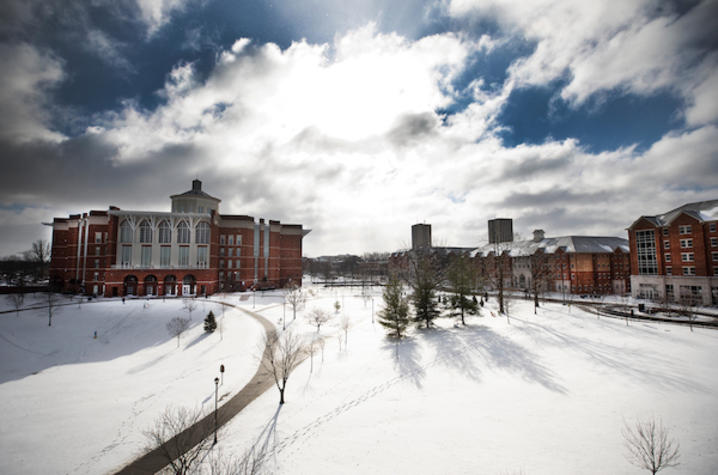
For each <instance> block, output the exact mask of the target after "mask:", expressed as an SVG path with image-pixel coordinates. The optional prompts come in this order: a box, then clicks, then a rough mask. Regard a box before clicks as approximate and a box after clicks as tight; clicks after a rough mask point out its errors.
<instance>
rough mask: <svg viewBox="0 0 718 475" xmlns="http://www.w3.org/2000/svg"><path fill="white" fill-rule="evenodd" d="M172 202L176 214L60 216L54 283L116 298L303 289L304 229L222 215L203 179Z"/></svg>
mask: <svg viewBox="0 0 718 475" xmlns="http://www.w3.org/2000/svg"><path fill="white" fill-rule="evenodd" d="M170 199H171V208H170V209H171V211H169V212H155V211H128V210H121V209H119V208H117V207H115V206H110V208H109V209H108V210H103V211H94V210H93V211H89V212H87V213H82V214H74V215H70V216H69V217H67V218H55V219H54V220H53V223H52V227H53V233H52V256H51V261H50V282H51V285H53V286H54V287H55V288H56V289H58V290H63V291H75V292H83V293H87V294H90V295H104V296H107V297H112V296H125V295H148V296H159V295H162V296H179V295H184V296H187V295H191V296H195V295H209V294H212V293H215V292H217V291H220V290H244V289H245V288H247V287H250V286H256V287H270V286H275V287H276V286H284V285H286V284H287V283H288V282H295V283H297V284H301V278H302V238H303V237H304V236H305V235H306V234H307V233H308V232H309V230H305V229H303V228H302V225H298V224H289V225H287V224H281V223H280V222H279V221H273V220H268V221H265V220H264V219H259V220H258V221H255V219H254V218H252V217H250V216H243V215H222V214H220V213H219V203H220V200H219V199H218V198H215V197H213V196H211V195H209V194H207V193H205V192H204V191H202V182H200V181H199V180H194V181H193V182H192V189H191V190H189V191H187V192H185V193H181V194H177V195H172V196H171V197H170Z"/></svg>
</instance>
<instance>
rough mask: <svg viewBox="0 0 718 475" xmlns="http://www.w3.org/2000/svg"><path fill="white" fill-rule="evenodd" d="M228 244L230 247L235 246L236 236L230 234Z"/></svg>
mask: <svg viewBox="0 0 718 475" xmlns="http://www.w3.org/2000/svg"><path fill="white" fill-rule="evenodd" d="M227 244H229V245H230V246H234V236H233V235H231V234H230V235H229V236H227Z"/></svg>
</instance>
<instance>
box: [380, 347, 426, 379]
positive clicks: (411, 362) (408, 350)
mask: <svg viewBox="0 0 718 475" xmlns="http://www.w3.org/2000/svg"><path fill="white" fill-rule="evenodd" d="M385 338H386V340H385V343H384V345H383V346H382V350H384V351H386V352H387V353H389V354H391V356H392V358H393V360H394V368H395V369H396V370H397V372H398V373H399V377H401V378H404V379H408V380H409V381H411V382H412V383H414V385H416V387H417V388H421V387H422V381H423V380H424V377H425V376H426V370H425V369H424V367H423V366H422V365H421V355H420V352H419V344H418V343H417V342H416V340H415V339H414V338H412V337H404V338H402V339H401V340H397V339H396V338H392V337H388V336H387V337H385Z"/></svg>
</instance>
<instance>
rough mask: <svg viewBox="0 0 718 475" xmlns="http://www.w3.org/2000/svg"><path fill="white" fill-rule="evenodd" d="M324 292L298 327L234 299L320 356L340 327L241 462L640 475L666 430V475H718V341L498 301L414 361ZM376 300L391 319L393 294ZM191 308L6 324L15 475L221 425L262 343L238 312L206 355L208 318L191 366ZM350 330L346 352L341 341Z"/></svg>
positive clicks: (132, 309) (4, 464)
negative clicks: (629, 427) (169, 433)
mask: <svg viewBox="0 0 718 475" xmlns="http://www.w3.org/2000/svg"><path fill="white" fill-rule="evenodd" d="M307 291H311V292H312V293H313V294H314V295H313V296H312V297H311V298H310V299H309V301H308V302H307V304H306V306H305V308H304V310H301V311H300V312H299V313H298V316H297V319H296V320H292V311H291V308H290V307H289V306H288V305H287V306H283V305H282V303H281V302H282V293H281V292H280V291H273V292H265V293H257V294H256V296H255V298H254V299H253V297H252V295H251V294H242V295H241V296H240V295H230V296H224V298H225V299H226V300H227V301H229V302H231V303H233V304H236V305H241V306H245V307H246V308H248V309H250V310H251V309H252V308H254V309H255V311H257V312H258V313H260V314H262V315H264V316H265V317H267V318H268V319H269V320H270V321H272V322H273V323H274V324H276V325H277V326H278V328H281V326H282V319H283V317H285V316H286V317H285V318H286V320H287V323H288V329H289V331H294V332H298V333H300V334H302V335H304V337H305V338H306V339H307V340H309V339H312V338H314V337H315V336H316V327H313V326H311V325H310V324H309V323H307V322H306V321H305V320H304V314H306V313H308V312H309V311H311V309H313V308H315V307H318V308H323V309H325V310H327V311H329V312H331V314H332V316H333V317H332V320H331V321H330V322H329V323H328V324H326V325H323V326H322V328H321V333H320V335H321V336H322V337H324V338H325V341H326V343H325V348H324V352H323V355H322V352H321V350H318V351H317V353H316V354H315V355H314V358H313V366H314V368H313V371H310V367H311V365H312V363H311V362H310V360H309V359H307V360H306V361H305V362H304V363H302V365H301V366H300V367H299V368H298V369H297V370H296V372H295V373H293V374H292V376H291V378H290V380H289V383H288V387H287V393H286V398H287V403H286V404H285V405H284V406H282V407H279V405H278V400H279V396H278V392H277V391H276V389H274V388H272V389H270V390H268V391H267V392H266V393H265V394H263V395H262V396H260V397H259V398H258V399H257V400H256V401H254V402H253V403H251V404H250V405H249V406H247V407H246V408H245V409H244V410H243V411H242V412H241V413H240V414H239V415H238V416H236V417H235V418H234V419H233V420H232V421H231V422H230V423H229V424H228V425H227V426H226V427H225V428H224V429H223V431H222V433H221V434H220V439H219V440H220V441H219V444H218V447H217V451H218V452H221V453H222V454H223V455H224V456H225V457H240V456H242V454H244V453H245V452H246V451H248V450H250V448H252V447H254V448H255V450H256V451H260V452H264V454H265V456H266V462H265V466H264V467H265V469H266V470H267V471H268V472H270V473H292V474H294V473H306V474H310V473H311V474H315V473H332V474H334V473H366V472H372V473H379V474H382V473H387V474H388V473H392V474H394V473H482V474H483V473H486V474H518V473H525V474H605V473H611V474H631V473H641V471H640V470H639V469H637V468H635V467H633V466H632V465H630V464H629V463H628V462H627V461H626V459H625V458H624V452H625V450H624V447H623V439H622V436H621V429H622V427H623V425H624V421H627V422H631V421H633V420H635V419H636V418H646V417H653V416H655V417H659V418H661V419H662V420H663V423H664V425H665V426H666V427H668V428H669V429H670V431H671V433H672V435H674V436H675V437H676V438H678V439H679V440H680V444H681V455H682V456H681V465H680V466H679V467H677V468H674V469H667V470H666V471H665V472H662V473H666V474H670V473H676V474H678V473H686V474H688V473H690V474H698V475H701V474H715V473H716V467H718V444H717V443H716V442H717V441H718V426H717V425H716V424H715V421H716V420H718V373H717V372H716V371H715V361H718V332H717V331H715V330H707V329H702V328H696V329H695V330H694V331H693V332H691V331H690V330H689V329H688V328H687V327H683V326H678V325H673V324H658V323H643V322H641V323H634V322H631V323H630V326H628V327H627V326H626V324H625V322H624V321H622V320H617V319H608V318H600V319H597V317H596V315H595V314H593V313H586V312H584V311H582V310H580V309H579V308H577V307H576V306H572V307H571V309H570V311H569V308H568V307H566V306H562V305H560V304H546V305H545V307H543V308H541V309H540V310H539V314H538V315H533V308H532V305H531V303H530V302H526V301H515V302H514V303H513V305H512V306H511V312H512V317H511V319H510V322H507V319H506V318H505V317H493V316H491V315H492V312H493V313H494V314H496V309H495V301H494V299H493V298H492V299H491V300H490V301H489V303H488V305H487V306H486V308H485V309H484V310H483V315H484V316H482V317H469V318H467V323H468V325H467V326H466V327H462V326H460V325H455V322H454V321H453V320H451V319H448V318H447V319H440V320H439V321H438V325H437V328H436V329H432V330H423V329H422V330H412V331H411V334H410V336H409V338H407V339H406V340H404V341H402V342H401V343H399V344H398V345H397V344H395V343H394V341H392V340H389V339H387V338H386V337H385V336H384V330H383V329H382V327H381V326H380V325H379V324H378V323H372V300H371V299H370V298H362V296H361V295H360V293H361V291H360V289H356V288H354V289H351V288H331V289H324V288H318V287H316V288H307ZM370 296H373V307H374V312H375V313H376V312H378V311H379V310H380V307H381V303H382V299H381V291H380V289H374V290H373V291H372V292H371V293H370ZM221 298H222V297H220V296H217V297H215V299H221ZM335 301H339V302H340V304H341V306H342V309H341V310H340V312H339V313H336V312H335V310H334V302H335ZM181 306H182V305H181V301H172V302H170V301H167V302H164V303H163V302H161V301H159V300H158V301H152V302H151V303H150V308H148V309H145V308H143V301H128V302H127V303H126V304H124V305H123V304H122V303H121V302H118V301H112V302H103V303H96V304H95V303H93V304H83V305H82V307H81V308H78V307H77V305H73V306H69V307H62V309H61V310H58V312H57V316H56V318H55V319H54V322H53V327H52V328H48V327H47V318H46V312H43V311H42V310H33V311H29V312H23V313H21V316H20V317H19V318H18V317H16V316H15V314H14V313H9V314H4V315H0V358H1V360H0V404H2V406H3V408H4V415H3V420H2V424H1V425H0V447H1V448H2V457H0V473H10V474H14V473H103V472H111V471H112V470H113V469H117V468H119V467H121V466H122V465H124V464H125V463H127V462H129V461H130V460H131V459H132V456H134V455H138V454H139V453H140V452H142V450H141V449H142V446H143V444H144V438H143V435H142V430H144V429H147V428H148V427H149V426H150V425H151V424H152V421H153V420H154V419H155V417H156V416H157V414H159V413H160V412H162V410H163V409H164V408H165V407H166V406H168V405H170V404H171V405H184V406H190V407H192V406H202V405H203V406H204V407H206V408H207V409H211V405H212V403H213V401H212V397H213V394H212V393H213V391H212V390H213V387H212V380H213V378H214V377H215V376H216V374H217V368H216V367H218V366H219V364H220V362H222V363H224V364H225V365H226V366H227V367H228V372H227V374H226V379H225V384H224V387H223V389H222V393H221V394H224V393H225V392H232V393H234V392H236V391H237V390H238V389H239V388H241V386H242V385H243V384H244V382H246V381H247V380H248V379H249V378H250V377H251V375H252V374H253V372H254V370H255V369H256V361H257V360H256V357H257V353H258V351H257V342H258V341H259V340H260V338H261V327H260V326H259V325H258V324H256V323H255V322H254V321H253V320H251V319H250V318H249V317H247V316H246V315H244V314H243V313H241V312H239V311H236V310H235V311H232V313H230V311H229V310H228V311H227V313H226V316H225V324H224V325H225V327H224V339H223V341H219V338H220V336H219V334H218V333H215V334H213V335H210V336H207V337H205V336H203V333H202V329H201V325H200V323H201V321H202V319H203V317H204V315H206V313H207V311H208V310H209V309H210V308H212V309H213V310H214V311H215V313H216V314H218V315H221V310H218V309H217V305H216V303H215V304H213V303H211V301H209V302H207V301H205V303H204V306H205V308H204V309H203V308H202V303H201V302H200V308H199V309H198V310H196V311H195V312H194V314H193V321H194V323H195V324H196V326H195V327H193V328H192V330H191V331H189V332H188V333H187V334H185V335H183V336H182V343H181V347H180V348H179V349H177V348H176V340H175V339H172V338H170V337H169V335H167V332H166V330H165V328H164V327H165V324H166V322H167V320H169V318H171V317H172V316H175V315H186V314H187V312H186V311H183V310H182V309H181ZM343 317H347V318H349V320H350V322H351V327H350V328H349V331H348V344H346V343H345V342H344V341H343V339H342V341H341V343H340V339H339V336H342V335H343V331H342V329H341V320H342V318H343ZM94 330H98V335H99V338H98V339H97V340H94V339H93V338H92V334H93V331H94ZM53 332H54V333H53ZM10 342H12V343H10ZM340 344H341V351H340ZM322 360H323V361H322ZM34 372H37V374H32V373H34ZM199 381H201V382H202V384H198V382H199ZM208 406H209V407H208Z"/></svg>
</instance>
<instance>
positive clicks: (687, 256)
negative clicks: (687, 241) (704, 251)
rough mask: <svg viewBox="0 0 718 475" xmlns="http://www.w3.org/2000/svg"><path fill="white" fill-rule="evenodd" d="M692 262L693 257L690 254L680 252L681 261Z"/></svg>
mask: <svg viewBox="0 0 718 475" xmlns="http://www.w3.org/2000/svg"><path fill="white" fill-rule="evenodd" d="M694 260H695V255H694V254H693V253H692V252H681V261H683V262H693V261H694Z"/></svg>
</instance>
